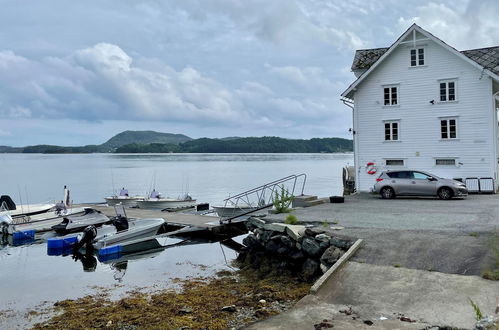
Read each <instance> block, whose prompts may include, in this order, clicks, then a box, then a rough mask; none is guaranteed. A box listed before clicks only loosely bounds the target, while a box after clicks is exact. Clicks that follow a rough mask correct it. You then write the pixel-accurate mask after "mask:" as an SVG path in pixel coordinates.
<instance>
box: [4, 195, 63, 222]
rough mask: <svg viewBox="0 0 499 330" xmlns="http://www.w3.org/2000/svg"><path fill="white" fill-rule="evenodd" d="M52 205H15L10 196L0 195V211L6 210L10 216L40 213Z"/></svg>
mask: <svg viewBox="0 0 499 330" xmlns="http://www.w3.org/2000/svg"><path fill="white" fill-rule="evenodd" d="M54 207H55V203H41V204H22V205H16V203H14V201H13V200H12V198H10V196H8V195H2V196H1V197H0V212H6V213H8V214H10V215H11V216H12V217H16V216H28V215H35V214H40V213H43V212H47V211H48V210H50V209H52V208H54Z"/></svg>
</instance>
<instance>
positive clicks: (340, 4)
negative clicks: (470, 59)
mask: <svg viewBox="0 0 499 330" xmlns="http://www.w3.org/2000/svg"><path fill="white" fill-rule="evenodd" d="M0 5H1V7H2V10H1V11H0V115H1V116H2V118H3V119H2V121H0V145H1V144H13V145H21V144H23V143H24V142H23V141H29V140H30V139H31V141H33V142H36V143H55V142H57V143H59V142H60V141H57V139H56V137H57V136H58V135H57V134H59V135H61V134H62V135H68V132H71V133H72V134H70V135H71V136H70V137H69V136H68V139H67V143H70V142H69V141H70V140H69V139H72V140H71V141H81V142H79V143H75V144H83V143H100V142H101V141H102V140H103V139H105V138H108V137H109V136H110V135H112V134H111V133H116V132H119V131H120V130H123V129H139V128H140V129H147V128H151V129H157V130H163V131H172V132H179V133H186V134H190V135H192V136H195V137H196V136H203V135H204V136H224V135H246V136H248V135H280V136H287V137H293V136H296V137H312V136H338V135H339V136H343V137H350V135H348V133H347V129H348V127H350V125H351V113H350V110H349V109H348V108H346V107H345V106H344V105H343V104H342V103H341V102H340V101H339V94H340V93H341V91H342V90H344V88H345V87H346V86H347V85H348V84H349V83H350V82H351V81H352V80H353V79H354V77H353V75H352V74H351V73H350V72H349V67H350V64H351V60H352V57H353V52H354V50H355V49H356V48H363V47H382V46H388V45H390V44H391V43H392V42H393V41H394V40H395V39H396V38H397V37H398V35H399V34H400V33H401V32H403V31H404V30H405V29H407V27H408V26H409V25H410V24H412V22H414V21H416V22H417V23H419V24H421V25H422V26H423V27H425V28H427V29H429V30H430V31H431V32H433V33H434V34H435V35H437V36H438V37H441V38H442V39H443V40H444V41H446V42H448V43H449V44H451V45H452V46H455V47H457V48H460V49H463V48H472V47H484V46H490V45H495V44H499V32H498V31H499V23H498V22H497V20H496V18H495V13H497V12H498V11H499V10H498V9H499V8H498V3H497V1H495V0H482V1H468V0H455V1H452V2H451V1H450V0H445V1H439V2H432V1H421V0H407V1H399V0H386V1H374V0H372V1H366V0H350V1H322V0H275V1H264V0H252V1H239V0H182V1H159V0H144V1H140V2H139V1H118V0H110V1H106V2H102V1H97V0H89V1H87V2H85V3H78V2H72V1H65V0H51V1H37V2H33V3H31V4H30V6H29V7H25V6H23V5H22V4H20V3H19V2H15V1H6V0H0ZM61 13H64V15H61ZM55 119H57V120H58V121H55ZM56 123H59V124H56ZM62 126H64V127H62ZM23 127H24V128H26V129H23ZM54 140H55V141H54ZM26 144H29V142H28V143H26Z"/></svg>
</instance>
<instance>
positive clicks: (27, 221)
mask: <svg viewBox="0 0 499 330" xmlns="http://www.w3.org/2000/svg"><path fill="white" fill-rule="evenodd" d="M85 210H86V208H84V207H77V208H72V209H68V210H67V212H66V213H65V214H57V213H56V212H55V211H54V212H45V213H40V214H36V215H32V216H22V217H15V218H13V219H12V223H11V224H10V225H9V228H8V233H9V234H12V233H14V232H16V231H26V230H34V231H35V232H37V233H38V232H44V231H51V230H52V226H54V225H57V224H59V223H60V222H61V221H62V220H63V218H64V217H68V216H80V215H83V214H84V213H85Z"/></svg>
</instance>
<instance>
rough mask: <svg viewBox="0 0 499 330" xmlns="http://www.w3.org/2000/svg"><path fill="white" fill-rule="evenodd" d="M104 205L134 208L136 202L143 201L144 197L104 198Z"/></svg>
mask: <svg viewBox="0 0 499 330" xmlns="http://www.w3.org/2000/svg"><path fill="white" fill-rule="evenodd" d="M105 199H106V203H107V205H108V206H115V205H118V204H121V205H123V206H126V207H136V206H137V202H138V201H141V200H144V197H141V196H132V197H130V196H112V197H106V198H105Z"/></svg>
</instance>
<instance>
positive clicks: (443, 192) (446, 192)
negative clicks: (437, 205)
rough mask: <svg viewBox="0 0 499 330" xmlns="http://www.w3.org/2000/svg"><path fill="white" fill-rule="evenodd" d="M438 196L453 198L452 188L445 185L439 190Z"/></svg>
mask: <svg viewBox="0 0 499 330" xmlns="http://www.w3.org/2000/svg"><path fill="white" fill-rule="evenodd" d="M438 198H440V199H451V198H452V190H450V189H449V188H446V187H443V188H440V190H439V191H438Z"/></svg>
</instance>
